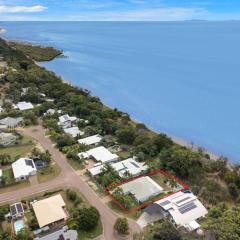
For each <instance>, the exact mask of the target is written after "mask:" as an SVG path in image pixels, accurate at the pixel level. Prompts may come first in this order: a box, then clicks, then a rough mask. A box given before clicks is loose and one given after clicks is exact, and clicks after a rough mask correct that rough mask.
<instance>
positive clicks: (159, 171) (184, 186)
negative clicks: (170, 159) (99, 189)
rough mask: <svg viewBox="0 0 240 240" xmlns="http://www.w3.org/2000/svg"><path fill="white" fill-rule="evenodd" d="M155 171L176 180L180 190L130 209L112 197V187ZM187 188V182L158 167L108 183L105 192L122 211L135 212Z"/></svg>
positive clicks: (152, 173)
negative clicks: (129, 177) (126, 178)
mask: <svg viewBox="0 0 240 240" xmlns="http://www.w3.org/2000/svg"><path fill="white" fill-rule="evenodd" d="M157 173H161V174H162V175H164V176H166V177H168V178H171V179H173V180H174V181H176V182H177V183H178V184H179V185H181V186H182V187H183V188H182V189H180V190H177V191H175V192H172V193H169V194H166V195H165V196H163V197H158V198H153V199H151V200H149V201H147V202H144V203H143V204H140V205H139V206H137V207H133V208H130V209H127V208H125V207H124V206H123V205H122V204H121V203H120V202H119V201H117V200H116V199H115V197H114V196H113V195H112V193H111V190H113V189H114V188H117V187H119V186H121V185H123V184H125V183H128V182H132V181H134V180H136V179H138V178H142V177H147V176H153V175H155V174H157ZM189 188H190V187H189V186H188V185H187V184H185V183H184V182H182V181H181V180H179V179H178V178H177V177H176V176H174V175H172V174H170V173H169V172H167V171H165V170H163V169H158V170H155V171H153V172H150V173H146V174H144V175H141V176H137V177H134V178H131V179H128V180H126V181H123V182H121V183H118V184H114V185H110V186H108V187H106V188H105V192H106V193H107V194H108V195H109V196H110V197H111V199H112V201H113V202H114V203H115V204H116V205H117V206H118V207H119V208H121V209H122V210H123V211H126V212H128V213H135V212H137V211H138V210H140V209H142V208H145V207H147V206H149V205H151V204H152V203H154V202H156V201H159V200H161V199H164V198H166V197H169V196H171V195H173V194H175V193H177V192H183V191H186V190H188V189H189Z"/></svg>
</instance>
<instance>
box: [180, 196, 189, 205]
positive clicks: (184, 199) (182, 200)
mask: <svg viewBox="0 0 240 240" xmlns="http://www.w3.org/2000/svg"><path fill="white" fill-rule="evenodd" d="M189 198H191V197H185V198H183V199H181V200H179V201H177V202H176V204H179V203H181V202H184V201H186V200H187V199H189Z"/></svg>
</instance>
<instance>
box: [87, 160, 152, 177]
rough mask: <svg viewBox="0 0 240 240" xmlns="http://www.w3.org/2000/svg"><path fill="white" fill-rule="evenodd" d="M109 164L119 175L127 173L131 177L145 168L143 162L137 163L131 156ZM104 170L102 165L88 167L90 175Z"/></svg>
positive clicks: (123, 175)
mask: <svg viewBox="0 0 240 240" xmlns="http://www.w3.org/2000/svg"><path fill="white" fill-rule="evenodd" d="M110 166H111V167H112V168H113V169H114V170H115V171H116V172H118V175H119V176H120V177H126V176H127V175H129V176H131V177H136V176H139V175H141V174H142V173H143V172H144V171H146V170H147V168H148V167H147V166H146V165H144V163H139V162H137V161H136V160H134V159H133V158H128V159H125V160H123V161H120V162H114V163H110ZM103 170H104V165H102V164H101V165H98V166H94V167H92V168H90V169H88V171H89V173H90V174H91V176H92V177H95V176H97V175H99V174H100V173H101V172H102V171H103Z"/></svg>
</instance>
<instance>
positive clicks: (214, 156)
mask: <svg viewBox="0 0 240 240" xmlns="http://www.w3.org/2000/svg"><path fill="white" fill-rule="evenodd" d="M54 60H55V58H54V59H53V60H52V61H54ZM34 63H35V64H36V65H38V66H39V67H42V68H45V69H46V70H47V71H51V70H49V69H48V68H46V67H45V66H42V65H41V62H36V61H34ZM54 74H56V75H57V76H58V77H59V78H61V80H62V81H63V83H66V84H68V85H70V86H73V87H80V86H77V85H73V84H72V83H71V81H70V80H66V79H64V78H63V77H62V76H60V75H58V74H57V73H56V72H54ZM96 97H98V96H96ZM101 102H102V100H101ZM102 103H103V105H104V106H106V107H108V108H110V109H113V108H114V106H110V105H108V104H106V103H104V102H102ZM119 110H120V111H121V109H119ZM127 114H129V113H127ZM129 116H130V119H131V121H133V122H134V123H136V124H138V123H143V122H140V121H138V120H136V119H133V118H132V117H131V115H129ZM143 124H145V123H143ZM146 127H147V128H148V130H149V131H151V132H152V133H154V134H159V133H164V134H166V135H167V136H168V137H170V138H171V139H172V141H173V142H174V143H175V144H178V145H180V146H182V147H186V148H189V149H191V150H193V151H195V152H197V151H198V150H199V149H202V150H203V152H204V153H206V154H208V155H209V156H210V160H214V161H216V160H217V159H219V158H220V157H221V156H220V155H218V154H216V153H214V152H211V151H210V150H208V149H206V148H204V147H202V146H199V145H196V144H192V143H191V141H188V140H186V139H183V138H181V137H177V136H174V135H171V134H169V133H166V132H161V131H159V132H158V131H157V130H154V129H151V128H149V127H148V126H146ZM228 161H229V163H230V164H231V163H232V161H231V160H228Z"/></svg>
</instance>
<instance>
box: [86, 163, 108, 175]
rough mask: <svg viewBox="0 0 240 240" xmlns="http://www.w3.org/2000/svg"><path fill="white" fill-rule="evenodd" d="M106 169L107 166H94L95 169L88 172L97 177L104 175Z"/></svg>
mask: <svg viewBox="0 0 240 240" xmlns="http://www.w3.org/2000/svg"><path fill="white" fill-rule="evenodd" d="M104 168H105V165H104V164H101V165H98V166H94V167H92V168H90V169H88V171H89V173H90V174H91V175H92V177H95V176H97V175H99V174H100V173H102V171H103V170H104Z"/></svg>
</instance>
